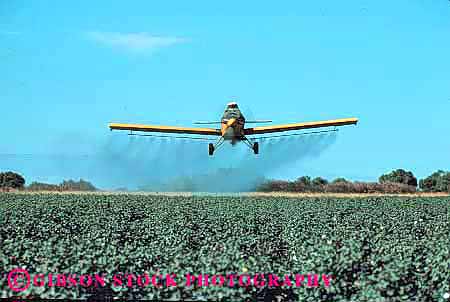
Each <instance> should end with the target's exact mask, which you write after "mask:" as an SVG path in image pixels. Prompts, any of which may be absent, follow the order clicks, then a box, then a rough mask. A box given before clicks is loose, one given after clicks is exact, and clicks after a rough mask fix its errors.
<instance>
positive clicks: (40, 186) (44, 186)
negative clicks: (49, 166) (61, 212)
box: [27, 181, 61, 191]
mask: <svg viewBox="0 0 450 302" xmlns="http://www.w3.org/2000/svg"><path fill="white" fill-rule="evenodd" d="M27 190H29V191H61V186H60V185H55V184H48V183H43V182H36V181H34V182H32V183H31V184H30V185H29V186H27Z"/></svg>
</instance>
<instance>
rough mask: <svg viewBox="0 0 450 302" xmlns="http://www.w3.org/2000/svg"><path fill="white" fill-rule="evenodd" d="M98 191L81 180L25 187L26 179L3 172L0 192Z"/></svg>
mask: <svg viewBox="0 0 450 302" xmlns="http://www.w3.org/2000/svg"><path fill="white" fill-rule="evenodd" d="M16 190H21V191H22V190H25V191H58V192H62V191H97V188H96V187H95V186H94V185H93V184H91V183H90V182H88V181H86V180H83V179H80V180H78V181H75V180H71V179H69V180H64V181H62V182H61V183H59V184H48V183H42V182H32V183H31V184H30V185H28V186H25V178H24V177H23V176H22V175H20V174H18V173H15V172H11V171H8V172H1V173H0V191H3V192H5V191H16Z"/></svg>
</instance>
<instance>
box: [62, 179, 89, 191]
mask: <svg viewBox="0 0 450 302" xmlns="http://www.w3.org/2000/svg"><path fill="white" fill-rule="evenodd" d="M59 186H60V187H61V190H62V191H97V188H96V187H94V185H93V184H91V183H90V182H88V181H85V180H83V179H80V180H79V181H74V180H72V179H70V180H64V181H63V182H62V183H61V184H60V185H59Z"/></svg>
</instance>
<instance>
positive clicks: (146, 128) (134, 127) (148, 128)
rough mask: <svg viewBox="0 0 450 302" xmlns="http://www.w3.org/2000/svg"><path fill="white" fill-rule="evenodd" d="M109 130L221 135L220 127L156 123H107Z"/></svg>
mask: <svg viewBox="0 0 450 302" xmlns="http://www.w3.org/2000/svg"><path fill="white" fill-rule="evenodd" d="M109 128H110V129H111V130H130V131H143V132H164V133H185V134H200V135H222V133H221V132H220V129H212V128H186V127H176V126H156V125H139V124H118V123H111V124H109Z"/></svg>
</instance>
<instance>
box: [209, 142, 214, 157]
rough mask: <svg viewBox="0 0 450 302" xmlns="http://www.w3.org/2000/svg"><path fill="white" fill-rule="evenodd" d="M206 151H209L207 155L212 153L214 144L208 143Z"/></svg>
mask: <svg viewBox="0 0 450 302" xmlns="http://www.w3.org/2000/svg"><path fill="white" fill-rule="evenodd" d="M208 153H209V155H213V154H214V145H213V144H209V146H208Z"/></svg>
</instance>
